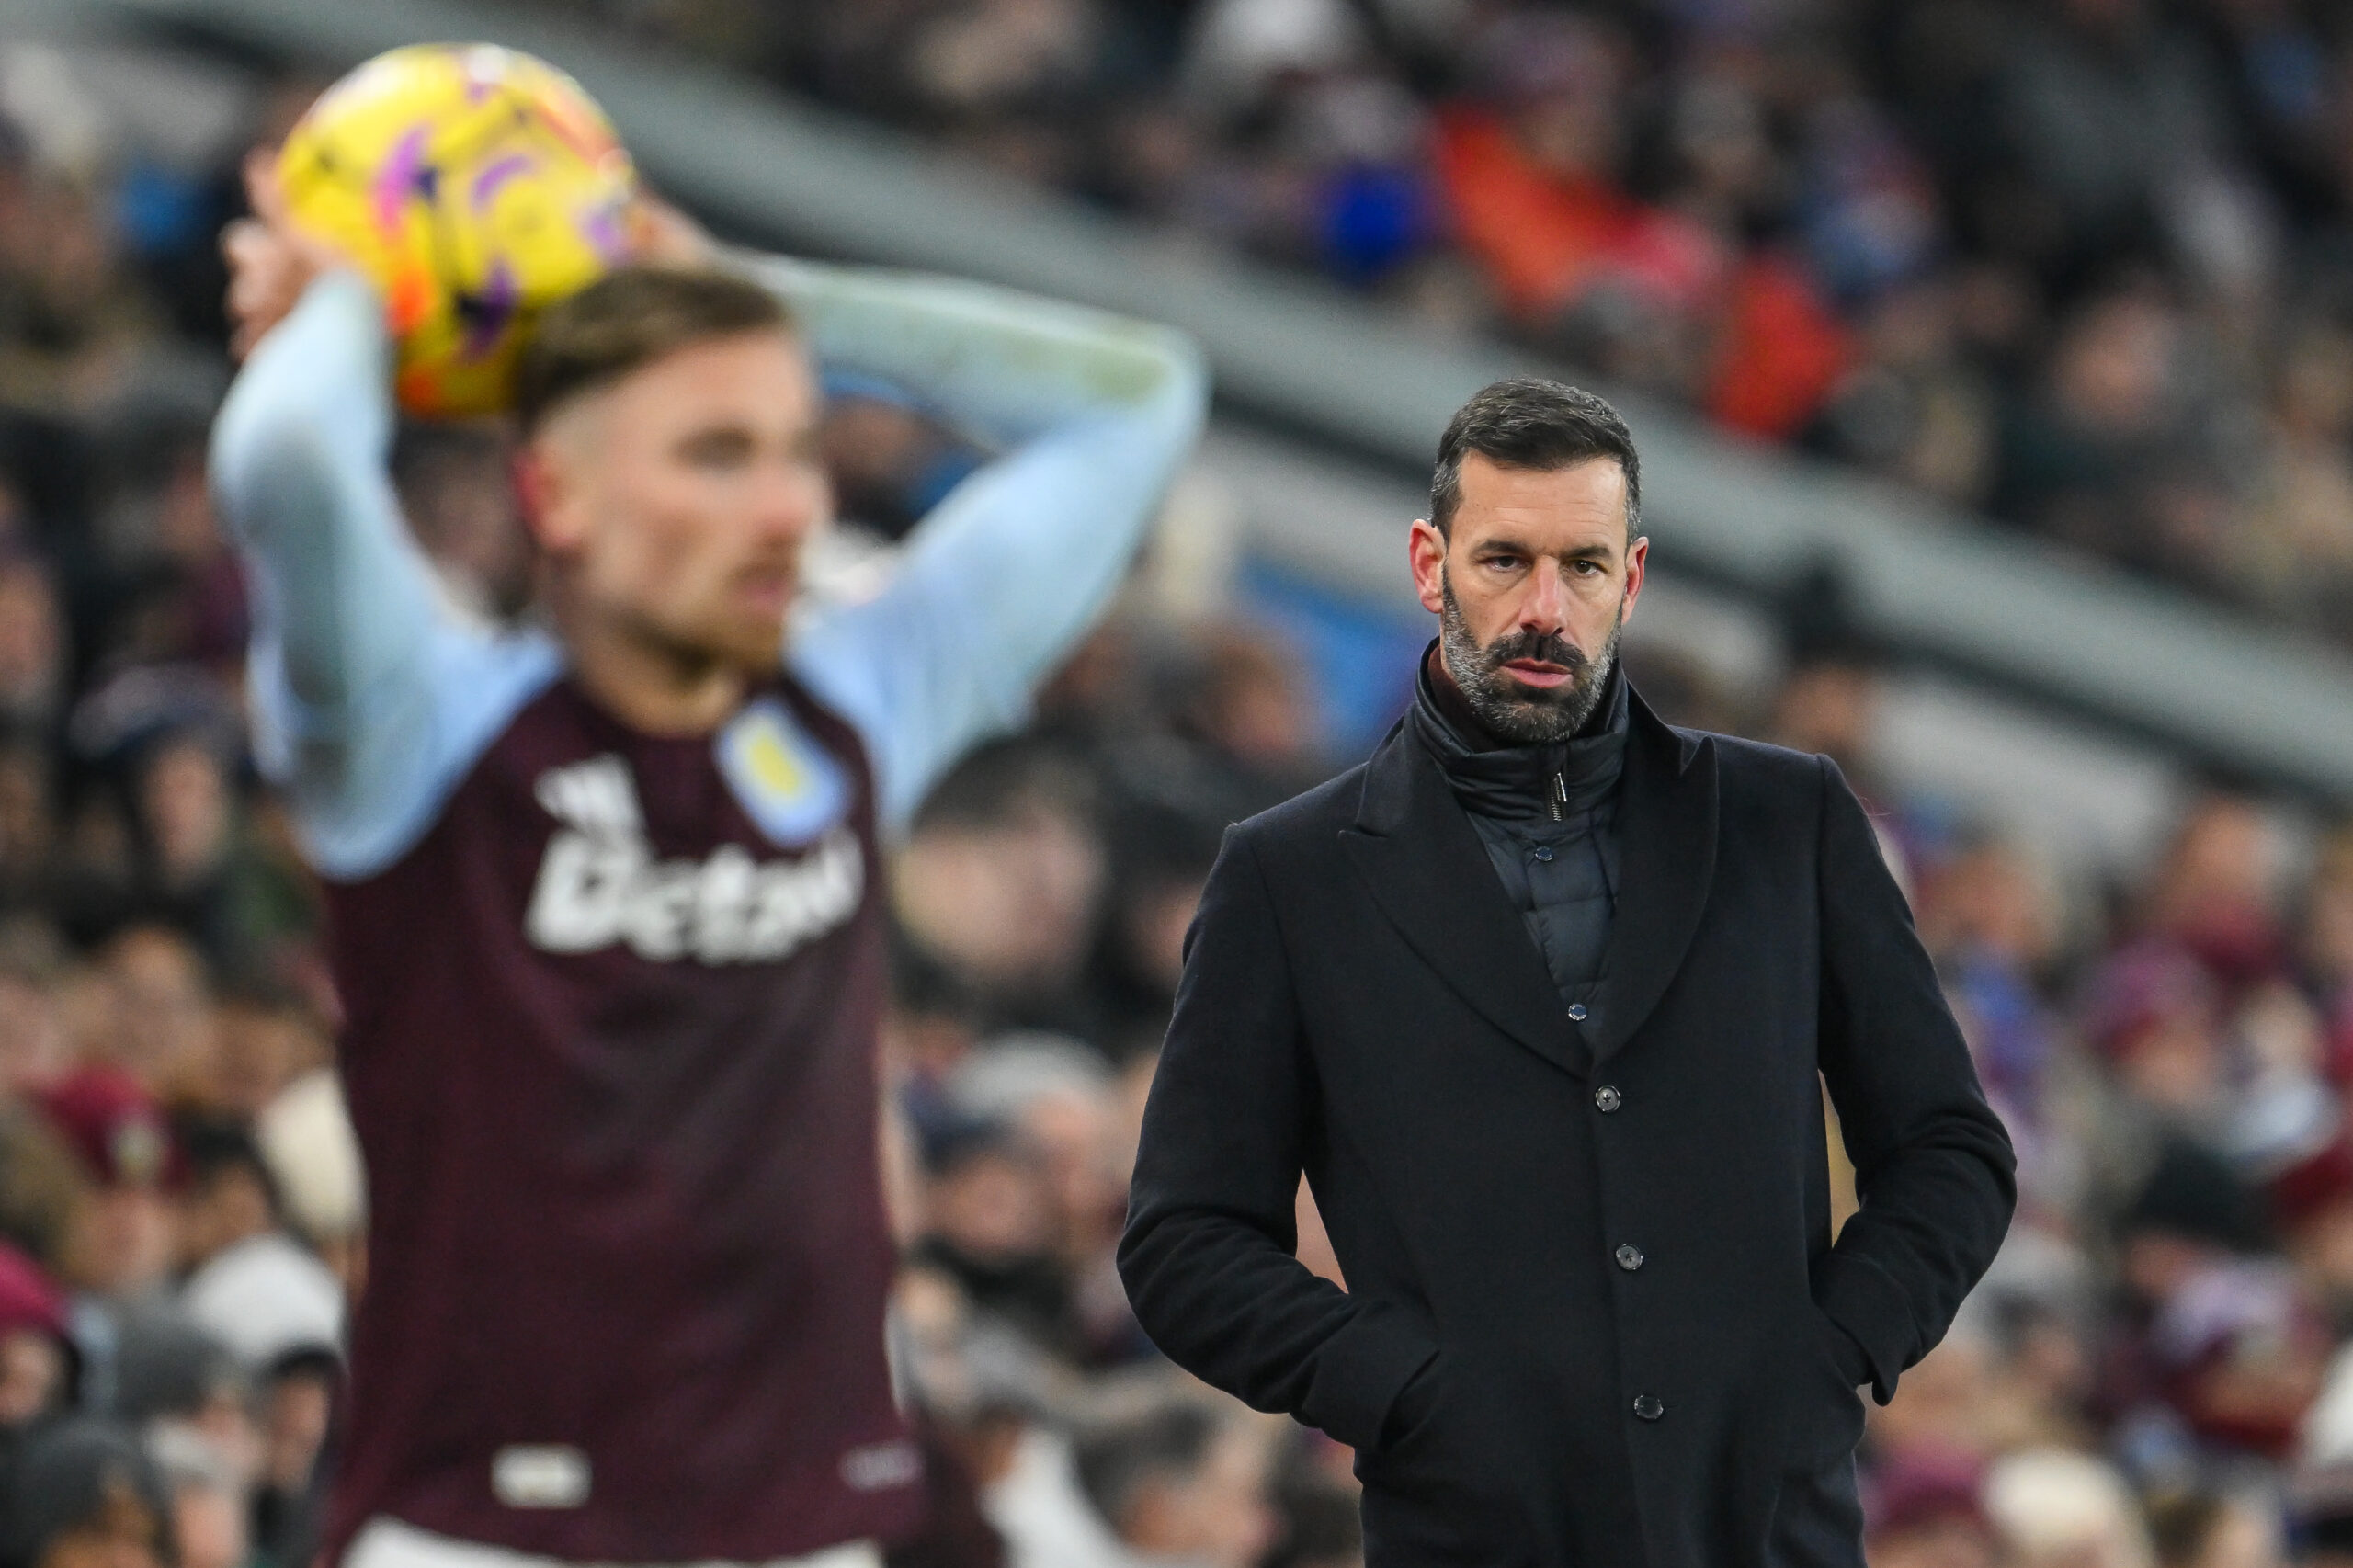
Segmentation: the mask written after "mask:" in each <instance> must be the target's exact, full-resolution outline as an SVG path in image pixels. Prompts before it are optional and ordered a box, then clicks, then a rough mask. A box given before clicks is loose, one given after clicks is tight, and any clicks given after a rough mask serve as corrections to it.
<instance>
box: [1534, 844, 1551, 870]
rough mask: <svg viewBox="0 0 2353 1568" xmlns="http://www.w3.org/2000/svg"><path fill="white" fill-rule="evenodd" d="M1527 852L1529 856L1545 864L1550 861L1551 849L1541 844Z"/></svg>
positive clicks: (1548, 863) (1549, 863)
mask: <svg viewBox="0 0 2353 1568" xmlns="http://www.w3.org/2000/svg"><path fill="white" fill-rule="evenodd" d="M1528 853H1529V858H1531V859H1534V860H1539V861H1541V862H1542V863H1543V864H1545V865H1547V866H1549V865H1551V864H1552V850H1551V849H1550V848H1548V847H1546V846H1543V845H1541V844H1540V845H1538V846H1536V847H1535V848H1533V849H1531V850H1529V852H1528Z"/></svg>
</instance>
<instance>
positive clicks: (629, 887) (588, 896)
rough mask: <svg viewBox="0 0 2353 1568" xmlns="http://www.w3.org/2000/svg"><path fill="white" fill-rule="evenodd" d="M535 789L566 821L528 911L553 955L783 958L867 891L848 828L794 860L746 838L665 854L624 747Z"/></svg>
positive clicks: (537, 939) (537, 938) (533, 937)
mask: <svg viewBox="0 0 2353 1568" xmlns="http://www.w3.org/2000/svg"><path fill="white" fill-rule="evenodd" d="M534 792H535V793H536V794H537V796H538V798H539V801H540V805H542V806H544V807H545V808H547V811H548V812H549V814H550V815H551V816H553V817H555V818H556V820H557V821H559V822H561V823H562V824H563V826H562V827H560V828H559V829H557V831H556V832H555V834H554V835H552V836H551V837H550V838H549V840H548V846H547V850H546V853H545V854H544V855H543V856H542V857H541V858H540V874H539V880H538V881H537V883H536V884H535V885H534V887H533V888H532V890H531V903H530V909H529V913H528V914H527V915H525V917H524V934H525V935H526V936H527V937H529V939H530V941H531V943H532V944H533V945H534V946H536V947H539V948H540V949H544V950H546V951H548V952H551V953H587V952H595V951H597V949H602V948H608V947H612V946H614V945H615V944H617V943H627V944H628V945H629V948H630V949H631V951H632V952H634V953H636V954H637V955H638V957H640V958H642V959H645V960H650V961H652V962H654V963H667V962H671V961H673V960H681V959H692V960H695V961H697V962H699V963H705V964H723V963H767V962H773V961H774V960H779V959H781V958H784V957H786V956H787V955H789V954H790V953H792V952H794V951H795V950H797V949H800V948H801V947H803V946H805V945H806V944H808V943H809V942H811V941H813V940H814V939H815V938H817V937H822V936H824V934H825V933H827V932H829V931H831V930H833V929H834V928H835V926H839V925H841V924H842V923H843V922H844V921H846V920H847V919H848V918H849V917H850V916H851V915H854V914H856V913H857V911H858V900H859V898H860V897H861V896H862V895H863V894H864V892H865V891H866V857H865V854H864V851H863V850H862V849H861V848H860V847H859V845H858V835H856V834H855V833H853V832H851V831H850V830H849V829H848V828H847V827H846V826H839V825H836V826H835V827H834V828H833V829H831V830H830V831H829V832H827V833H826V834H825V835H824V837H822V838H821V839H819V840H818V841H817V843H816V846H814V847H813V848H812V849H811V850H810V851H809V852H808V853H807V854H805V855H802V856H801V857H799V858H795V859H790V860H765V861H763V860H755V859H753V858H752V856H751V854H750V852H749V851H747V850H745V848H744V847H743V846H741V845H736V844H722V845H721V846H719V847H718V848H717V849H714V850H712V851H711V853H710V856H709V858H705V859H701V860H687V859H674V860H660V859H656V858H654V852H653V849H652V847H651V846H649V845H648V844H647V843H646V840H645V825H644V817H643V814H642V812H640V810H639V808H638V801H637V789H636V785H635V784H634V782H633V781H632V780H631V778H630V772H629V767H628V765H627V764H626V763H624V762H622V760H621V759H620V757H617V756H599V757H593V758H591V759H590V760H588V761H586V762H581V763H574V764H573V765H572V766H570V767H559V768H554V769H551V770H550V771H549V772H547V773H544V774H541V775H540V779H539V782H538V784H537V785H536V786H535V790H534Z"/></svg>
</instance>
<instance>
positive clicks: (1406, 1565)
mask: <svg viewBox="0 0 2353 1568" xmlns="http://www.w3.org/2000/svg"><path fill="white" fill-rule="evenodd" d="M1640 504H1641V471H1640V467H1639V463H1638V460H1637V458H1636V455H1635V451H1634V447H1633V443H1632V440H1631V437H1630V436H1629V435H1628V434H1627V431H1626V427H1625V425H1624V424H1623V422H1622V421H1620V419H1619V417H1618V415H1617V414H1616V413H1615V411H1613V410H1612V409H1610V407H1609V406H1608V404H1607V403H1603V402H1602V401H1601V400H1600V399H1598V398H1596V397H1593V396H1591V395H1590V394H1587V393H1585V392H1577V391H1574V390H1573V389H1570V388H1567V387H1563V386H1559V385H1557V384H1555V383H1552V382H1545V381H1506V382H1500V383H1498V384H1497V385H1495V386H1494V387H1490V388H1488V389H1487V390H1486V391H1485V392H1482V393H1480V394H1479V396H1478V397H1476V398H1474V399H1473V400H1472V402H1471V403H1468V404H1466V405H1465V406H1464V408H1463V409H1462V411H1461V413H1460V414H1458V415H1456V416H1455V419H1454V421H1453V422H1452V424H1451V425H1449V427H1448V430H1447V432H1446V435H1445V437H1444V439H1443V440H1442V441H1441V443H1440V447H1439V461H1438V473H1437V479H1436V482H1435V483H1434V484H1433V486H1432V494H1431V506H1430V511H1431V516H1430V517H1429V519H1428V520H1427V521H1417V522H1415V524H1414V528H1413V534H1412V546H1411V548H1412V556H1413V565H1414V573H1415V581H1416V585H1417V586H1418V588H1419V590H1420V593H1421V597H1422V602H1423V603H1424V605H1426V606H1427V607H1428V608H1430V609H1431V610H1432V611H1434V612H1436V613H1437V614H1438V616H1439V618H1440V635H1439V637H1438V641H1437V642H1435V643H1434V644H1433V645H1432V648H1431V651H1430V653H1429V654H1428V655H1427V658H1426V659H1425V663H1424V669H1423V672H1422V679H1421V690H1420V693H1419V696H1418V699H1417V700H1416V702H1415V708H1414V710H1412V711H1411V712H1409V713H1408V714H1407V716H1406V718H1405V719H1404V721H1402V722H1400V724H1399V726H1398V727H1397V728H1396V729H1394V730H1392V732H1391V733H1390V734H1389V736H1388V738H1387V739H1386V740H1385V741H1384V742H1383V743H1382V744H1381V748H1380V749H1379V750H1378V751H1377V752H1376V753H1375V754H1374V755H1373V756H1372V758H1371V759H1370V761H1369V762H1367V763H1366V764H1364V765H1363V766H1361V767H1357V768H1354V769H1352V770H1351V771H1349V772H1347V773H1345V774H1343V775H1341V776H1340V777H1339V778H1336V779H1334V780H1332V781H1331V782H1330V783H1328V784H1325V785H1324V786H1322V787H1320V788H1318V789H1316V790H1311V791H1309V792H1308V793H1306V794H1304V795H1302V796H1300V797H1299V798H1297V799H1296V800H1293V801H1289V802H1287V803H1285V804H1284V805H1281V806H1279V807H1277V808H1275V809H1274V810H1272V811H1270V812H1266V813H1264V814H1263V815H1261V816H1257V817H1255V818H1253V819H1251V820H1250V821H1249V822H1246V823H1244V824H1241V825H1239V826H1237V827H1234V828H1233V829H1230V830H1229V831H1228V833H1227V835H1226V839H1225V843H1224V846H1223V848H1222V851H1221V853H1220V855H1219V858H1218V861H1217V866H1216V869H1214V870H1213V871H1212V872H1211V876H1210V881H1209V885H1208V888H1207V891H1206V892H1205V893H1204V894H1203V897H1202V901H1201V906H1200V912H1199V915H1198V916H1197V918H1196V920H1195V923H1194V926H1193V929H1192V932H1191V934H1190V936H1189V937H1188V940H1187V954H1186V965H1185V978H1184V983H1183V986H1182V989H1181V990H1180V991H1179V993H1178V996H1177V1001H1176V1017H1175V1019H1174V1021H1173V1022H1172V1023H1171V1025H1170V1027H1169V1031H1168V1040H1167V1046H1166V1050H1165V1053H1164V1055H1163V1057H1162V1059H1161V1064H1160V1070H1159V1075H1158V1077H1157V1079H1156V1080H1155V1082H1154V1085H1153V1091H1152V1098H1151V1103H1150V1108H1149V1109H1148V1110H1147V1111H1146V1113H1145V1118H1144V1129H1143V1143H1142V1151H1141V1153H1140V1154H1139V1156H1138V1160H1137V1165H1136V1172H1135V1181H1134V1187H1133V1191H1132V1194H1131V1202H1130V1207H1129V1217H1128V1228H1127V1233H1126V1236H1125V1237H1124V1239H1123V1241H1122V1243H1121V1245H1120V1272H1121V1275H1122V1277H1123V1278H1125V1280H1126V1282H1127V1287H1128V1292H1129V1296H1130V1299H1131V1301H1133V1303H1134V1305H1135V1310H1136V1312H1137V1314H1138V1316H1139V1318H1140V1319H1141V1320H1142V1324H1143V1326H1144V1328H1145V1329H1146V1330H1147V1331H1148V1332H1149V1333H1150V1334H1151V1335H1152V1336H1153V1338H1154V1341H1155V1342H1156V1343H1158V1344H1159V1346H1161V1347H1162V1348H1163V1349H1164V1350H1165V1351H1166V1352H1167V1353H1168V1355H1169V1356H1170V1357H1171V1358H1174V1359H1175V1360H1176V1362H1177V1363H1178V1364H1180V1365H1181V1366H1184V1367H1186V1368H1188V1369H1190V1370H1192V1371H1193V1372H1195V1373H1196V1374H1198V1375H1199V1376H1200V1377H1201V1378H1203V1379H1205V1380H1206V1381H1209V1382H1211V1383H1213V1384H1215V1385H1216V1386H1218V1387H1220V1388H1222V1389H1226V1390H1228V1391H1230V1392H1233V1393H1234V1394H1236V1395H1238V1396H1239V1397H1241V1398H1242V1399H1244V1400H1245V1401H1247V1402H1248V1403H1251V1404H1253V1405H1255V1406H1256V1407H1257V1408H1259V1409H1262V1410H1279V1411H1287V1412H1289V1413H1290V1414H1292V1415H1296V1416H1297V1417H1298V1418H1299V1419H1301V1420H1302V1421H1305V1422H1307V1423H1309V1424H1311V1425H1313V1426H1320V1427H1322V1428H1323V1429H1324V1431H1326V1432H1328V1433H1330V1434H1331V1435H1332V1436H1333V1437H1336V1438H1338V1439H1339V1440H1340V1441H1342V1442H1345V1443H1348V1444H1350V1445H1352V1446H1354V1447H1355V1448H1356V1449H1358V1474H1359V1475H1360V1476H1361V1477H1362V1478H1363V1481H1364V1523H1365V1554H1366V1561H1367V1562H1368V1564H1369V1568H1423V1565H1427V1564H1466V1565H1468V1564H1479V1565H1482V1568H1490V1565H1493V1568H1501V1565H1522V1564H1525V1565H1529V1568H1539V1565H1540V1568H1604V1565H1608V1568H1618V1565H1624V1568H1752V1565H1753V1568H1816V1565H1820V1568H1833V1565H1835V1568H1860V1564H1861V1562H1862V1549H1861V1540H1860V1537H1861V1520H1860V1516H1859V1509H1858V1507H1857V1505H1856V1499H1855V1480H1854V1468H1853V1449H1854V1445H1855V1442H1856V1440H1857V1438H1858V1437H1859V1436H1860V1434H1861V1432H1862V1426H1863V1410H1862V1403H1861V1400H1860V1399H1859V1396H1858V1394H1857V1392H1856V1390H1857V1387H1858V1385H1859V1384H1863V1383H1869V1384H1870V1385H1871V1388H1872V1390H1873V1391H1874V1392H1875V1394H1876V1396H1877V1397H1878V1399H1879V1400H1880V1402H1881V1403H1886V1401H1887V1399H1888V1398H1889V1396H1890V1394H1891V1392H1893V1388H1894V1385H1895V1380H1896V1377H1897V1375H1898V1374H1899V1373H1900V1372H1902V1371H1903V1370H1904V1369H1905V1368H1906V1367H1909V1366H1910V1365H1912V1364H1913V1363H1914V1362H1915V1361H1917V1360H1918V1359H1919V1358H1921V1357H1922V1356H1923V1355H1925V1354H1926V1353H1927V1351H1928V1350H1929V1348H1930V1347H1931V1346H1934V1345H1935V1344H1936V1343H1937V1341H1938V1339H1939V1338H1940V1337H1941V1336H1942V1335H1943V1334H1944V1331H1945V1329H1946V1328H1947V1326H1948V1325H1949V1324H1950V1323H1951V1321H1952V1316H1953V1313H1954V1312H1955V1311H1956V1310H1957V1309H1958V1307H1959V1306H1960V1304H1961V1298H1962V1297H1963V1296H1964V1295H1965V1294H1966V1293H1967V1292H1968V1290H1970V1288H1971V1286H1972V1285H1973V1284H1974V1283H1975V1282H1976V1280H1977V1278H1978V1277H1979V1276H1980V1275H1981V1274H1982V1273H1983V1272H1984V1269H1985V1267H1986V1266H1987V1264H1988V1263H1989V1262H1991V1260H1992V1258H1993V1256H1994V1252H1995V1247H1996V1246H1997V1245H1998V1244H1999V1243H2000V1241H2001V1238H2002V1234H2003V1232H2004V1230H2005V1229H2006V1226H2007V1224H2008V1222H2009V1216H2010V1210H2011V1207H2012V1204H2013V1202H2014V1198H2015V1187H2014V1182H2013V1170H2014V1161H2013V1157H2012V1153H2011V1149H2010V1145H2009V1141H2008V1139H2007V1138H2006V1135H2005V1134H2004V1132H2003V1130H2002V1126H2001V1123H2000V1122H1999V1121H1998V1120H1996V1119H1995V1117H1994V1115H1993V1113H1992V1112H1991V1111H1990V1110H1989V1109H1988V1108H1986V1104H1985V1100H1984V1095H1983V1094H1982V1092H1981V1091H1980V1089H1979V1087H1978V1083H1977V1078H1976V1074H1975V1073H1974V1071H1973V1070H1972V1067H1971V1064H1970V1060H1969V1055H1968V1052H1967V1051H1966V1049H1965V1048H1964V1046H1963V1045H1962V1042H1961V1034H1960V1031H1959V1030H1958V1029H1957V1028H1955V1027H1954V1024H1953V1020H1952V1017H1951V1014H1950V1013H1949V1010H1948V1009H1947V1007H1946V1006H1945V1003H1944V1000H1943V997H1942V995H1941V993H1940V992H1939V990H1938V983H1937V977H1936V974H1935V972H1934V971H1933V970H1932V968H1931V967H1930V964H1929V960H1928V957H1927V953H1926V952H1925V951H1924V950H1923V949H1922V948H1921V946H1920V943H1919V940H1918V938H1917V937H1915V935H1914V932H1913V928H1912V922H1911V916H1910V912H1909V911H1908V909H1907V908H1906V907H1905V904H1904V895H1903V893H1902V892H1901V891H1900V890H1899V889H1898V888H1897V886H1896V884H1895V881H1894V880H1893V877H1891V876H1890V875H1889V873H1888V869H1887V868H1886V866H1885V864H1884V863H1883V862H1882V861H1881V857H1880V851H1879V846H1878V842H1877V839H1876V837H1875V836H1874V835H1873V833H1872V830H1871V825H1870V821H1869V820H1868V819H1867V818H1866V816H1865V815H1864V812H1863V809H1862V807H1861V806H1860V805H1859V803H1858V802H1857V801H1856V799H1855V796H1854V794H1853V792H1852V791H1851V790H1849V789H1848V788H1847V784H1846V781H1845V780H1844V779H1843V778H1841V777H1840V776H1839V773H1838V770H1837V768H1836V767H1835V766H1834V765H1832V764H1831V763H1830V762H1829V761H1828V760H1827V759H1825V758H1823V757H1817V756H1804V755H1802V754H1799V753H1796V752H1790V751H1786V750H1782V749H1780V748H1779V747H1774V746H1768V745H1761V744H1755V743H1752V742H1748V741H1743V740H1737V739H1734V738H1732V737H1730V736H1725V735H1715V734H1704V733H1693V732H1689V731H1685V730H1678V729H1674V728H1671V727H1670V726H1668V725H1666V724H1665V723H1663V722H1660V721H1659V720H1658V719H1657V718H1656V717H1655V716H1654V715H1653V714H1652V712H1651V711H1650V710H1649V709H1648V708H1647V707H1646V706H1645V705H1644V704H1643V700H1642V699H1641V697H1640V696H1639V695H1638V694H1637V693H1635V692H1634V691H1633V689H1632V688H1631V686H1629V685H1628V684H1627V683H1626V681H1625V679H1624V676H1623V675H1622V674H1621V673H1620V670H1619V668H1618V665H1617V660H1616V657H1615V654H1616V651H1617V644H1618V633H1619V629H1620V627H1621V626H1622V625H1623V623H1624V621H1625V619H1626V616H1627V614H1628V613H1629V612H1630V611H1631V609H1632V608H1633V607H1634V604H1635V601H1636V599H1637V598H1638V597H1639V596H1640V594H1641V591H1642V583H1643V563H1644V558H1645V555H1646V553H1647V550H1648V541H1647V540H1644V539H1642V538H1640V537H1638V535H1637V524H1638V519H1639V516H1640V510H1639V509H1640ZM1817 1073H1818V1074H1820V1079H1821V1080H1826V1081H1827V1082H1828V1085H1829V1088H1830V1095H1831V1098H1832V1100H1833V1101H1834V1102H1835V1104H1836V1108H1837V1111H1838V1116H1839V1124H1840V1127H1841V1130H1842V1131H1843V1134H1844V1138H1845V1142H1846V1145H1847V1153H1849V1155H1851V1156H1852V1158H1853V1161H1854V1165H1855V1169H1856V1180H1857V1187H1858V1188H1859V1192H1860V1194H1861V1198H1862V1208H1861V1210H1860V1212H1859V1213H1857V1214H1856V1215H1854V1216H1853V1217H1852V1218H1851V1219H1850V1220H1849V1221H1847V1224H1846V1226H1845V1227H1844V1228H1843V1229H1842V1230H1841V1231H1840V1232H1839V1233H1838V1235H1837V1239H1836V1244H1835V1245H1834V1244H1833V1243H1832V1237H1831V1226H1830V1192H1829V1176H1828V1149H1827V1141H1826V1138H1825V1135H1824V1118H1823V1114H1822V1102H1821V1091H1820V1087H1819V1082H1820V1080H1818V1079H1817ZM1302 1171H1303V1172H1304V1173H1305V1174H1306V1176H1307V1179H1308V1181H1309V1183H1310V1185H1311V1186H1312V1187H1313V1191H1314V1195H1315V1199H1316V1203H1317V1205H1318V1207H1319V1208H1320V1210H1322V1213H1323V1216H1324V1224H1325V1225H1326V1227H1327V1228H1328V1229H1329V1231H1330V1233H1331V1236H1332V1243H1333V1246H1334V1248H1335V1250H1336V1252H1337V1254H1338V1256H1339V1260H1340V1264H1341V1267H1342V1268H1343V1270H1344V1271H1345V1273H1346V1275H1347V1290H1341V1289H1340V1288H1339V1287H1337V1286H1335V1285H1333V1284H1331V1283H1329V1282H1327V1281H1325V1280H1323V1279H1320V1278H1317V1277H1315V1276H1314V1275H1313V1274H1311V1273H1309V1272H1308V1270H1307V1269H1306V1268H1305V1267H1302V1265H1301V1264H1300V1263H1299V1262H1298V1261H1297V1260H1296V1258H1295V1257H1294V1256H1292V1254H1293V1248H1294V1244H1295V1235H1294V1231H1293V1221H1292V1214H1293V1202H1294V1199H1295V1195H1296V1190H1297V1187H1298V1184H1299V1179H1300V1176H1301V1173H1302Z"/></svg>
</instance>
